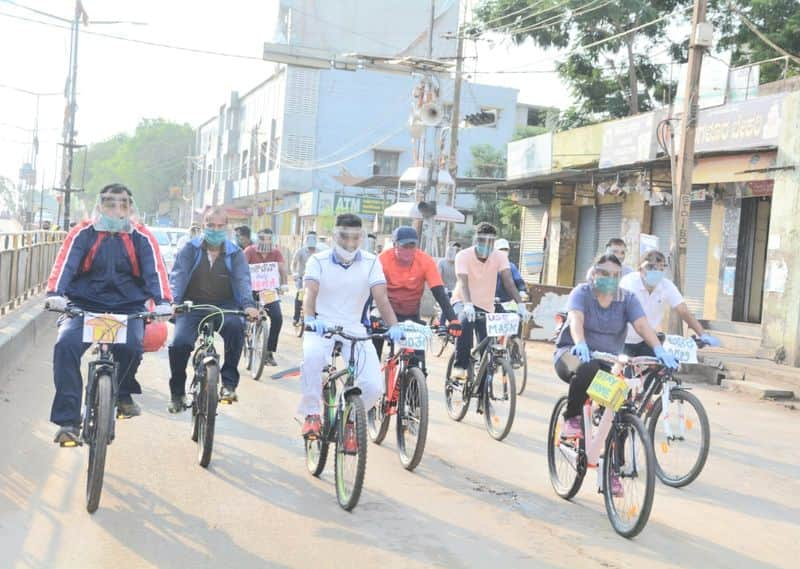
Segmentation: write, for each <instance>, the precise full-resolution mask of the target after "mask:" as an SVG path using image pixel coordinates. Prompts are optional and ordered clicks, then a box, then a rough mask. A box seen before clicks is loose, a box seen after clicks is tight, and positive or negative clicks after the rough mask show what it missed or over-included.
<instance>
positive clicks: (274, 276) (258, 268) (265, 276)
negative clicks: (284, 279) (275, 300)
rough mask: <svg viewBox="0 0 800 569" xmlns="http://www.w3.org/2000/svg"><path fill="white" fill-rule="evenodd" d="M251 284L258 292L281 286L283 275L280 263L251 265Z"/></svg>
mask: <svg viewBox="0 0 800 569" xmlns="http://www.w3.org/2000/svg"><path fill="white" fill-rule="evenodd" d="M250 286H251V288H252V289H253V290H254V291H256V292H260V291H262V290H267V289H276V288H278V287H280V286H281V275H280V272H278V263H256V264H254V265H250Z"/></svg>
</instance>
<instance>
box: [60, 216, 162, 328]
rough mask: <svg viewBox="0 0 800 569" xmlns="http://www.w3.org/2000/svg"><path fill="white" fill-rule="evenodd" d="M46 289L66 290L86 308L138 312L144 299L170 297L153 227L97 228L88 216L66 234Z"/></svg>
mask: <svg viewBox="0 0 800 569" xmlns="http://www.w3.org/2000/svg"><path fill="white" fill-rule="evenodd" d="M47 294H48V295H49V296H52V295H60V296H66V297H68V298H69V299H70V301H71V302H72V303H73V304H74V305H75V306H77V307H78V308H81V309H83V310H89V311H92V312H115V313H119V314H133V313H135V312H139V311H142V310H144V306H145V302H146V301H147V300H148V299H150V298H152V299H154V300H155V302H156V303H157V304H158V303H161V302H171V301H172V293H171V292H170V289H169V281H168V277H167V269H166V267H165V266H164V260H163V258H162V257H161V251H160V250H159V248H158V242H157V241H156V238H155V237H154V236H153V234H152V233H150V231H149V230H148V229H147V228H146V227H145V226H144V225H141V224H135V225H134V228H133V231H131V232H130V233H109V232H107V231H96V230H95V228H94V226H93V225H92V224H91V222H89V221H84V222H82V223H79V224H78V225H76V226H75V227H73V228H72V230H71V231H70V232H69V234H68V235H67V238H66V239H65V240H64V244H63V245H62V246H61V250H60V251H59V252H58V256H57V257H56V262H55V264H54V265H53V270H52V272H51V273H50V278H49V279H48V281H47Z"/></svg>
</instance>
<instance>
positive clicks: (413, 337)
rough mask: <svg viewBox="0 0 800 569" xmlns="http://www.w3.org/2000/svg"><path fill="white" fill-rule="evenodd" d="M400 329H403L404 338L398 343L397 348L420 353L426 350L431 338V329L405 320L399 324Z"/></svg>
mask: <svg viewBox="0 0 800 569" xmlns="http://www.w3.org/2000/svg"><path fill="white" fill-rule="evenodd" d="M400 327H401V328H402V329H403V333H404V334H405V338H404V339H403V340H400V342H398V344H397V345H398V347H400V348H410V349H412V350H418V351H422V352H424V351H425V350H427V348H428V344H429V343H430V341H431V336H432V334H431V329H430V328H429V327H428V326H424V325H422V324H417V323H416V322H411V321H410V320H406V321H405V322H401V323H400Z"/></svg>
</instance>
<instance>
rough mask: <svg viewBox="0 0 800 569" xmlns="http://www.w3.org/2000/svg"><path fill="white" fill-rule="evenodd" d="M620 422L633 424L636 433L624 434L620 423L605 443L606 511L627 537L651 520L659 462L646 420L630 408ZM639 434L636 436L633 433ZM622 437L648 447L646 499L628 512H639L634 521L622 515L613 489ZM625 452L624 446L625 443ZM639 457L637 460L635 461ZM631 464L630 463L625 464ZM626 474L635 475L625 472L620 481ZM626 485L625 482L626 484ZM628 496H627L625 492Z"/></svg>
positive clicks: (645, 451) (623, 413) (612, 430)
mask: <svg viewBox="0 0 800 569" xmlns="http://www.w3.org/2000/svg"><path fill="white" fill-rule="evenodd" d="M619 424H622V425H630V426H631V427H632V429H633V431H634V432H633V433H627V434H626V435H625V436H624V437H621V436H620V435H619V434H618V430H617V429H618V427H616V426H615V427H612V429H611V432H609V434H608V438H607V439H606V444H605V454H604V455H603V456H604V459H603V472H602V476H603V502H604V503H605V506H606V514H608V519H609V521H610V522H611V526H612V527H613V528H614V531H616V532H617V533H618V534H619V535H621V536H622V537H625V538H629V539H630V538H633V537H636V536H637V535H639V533H640V532H641V531H642V530H643V529H644V526H646V525H647V520H648V519H649V518H650V511H651V510H652V508H653V496H654V493H655V486H656V473H655V466H656V458H655V454H654V453H653V444H652V442H651V441H650V434H649V433H648V432H647V430H646V429H645V428H644V423H643V422H642V420H641V419H640V418H639V417H637V416H636V415H635V414H633V413H630V412H626V411H624V412H622V413H621V416H620V418H619ZM632 435H635V436H632ZM621 438H622V444H623V445H625V444H628V443H630V444H632V445H633V447H634V448H635V446H636V441H637V440H638V441H641V443H640V446H641V448H642V449H643V450H644V462H645V464H644V467H645V469H646V471H645V476H644V483H645V488H644V493H643V495H644V499H643V502H642V504H641V506H638V505H633V506H631V507H629V508H627V512H626V513H627V514H628V515H629V516H633V515H635V516H636V517H635V521H634V522H633V523H632V524H624V523H623V520H622V518H621V517H620V515H619V512H618V509H617V507H616V504H615V503H614V499H615V497H614V495H613V493H612V489H611V474H612V472H614V471H615V470H616V468H617V467H616V462H617V460H616V449H615V447H614V445H615V444H617V443H618V441H619V440H620V439H621ZM623 453H624V447H623ZM635 463H636V461H634V464H635ZM627 466H628V465H627V464H626V465H625V467H627ZM639 471H641V466H640V467H639ZM634 477H636V478H638V477H639V475H638V474H636V475H635V476H634ZM626 478H633V477H632V476H628V475H625V474H623V475H621V476H620V484H622V481H623V480H625V479H626ZM623 489H624V486H623ZM624 494H625V495H630V491H626V492H625V493H624ZM634 494H636V495H641V493H640V492H635V493H634ZM623 498H624V496H623Z"/></svg>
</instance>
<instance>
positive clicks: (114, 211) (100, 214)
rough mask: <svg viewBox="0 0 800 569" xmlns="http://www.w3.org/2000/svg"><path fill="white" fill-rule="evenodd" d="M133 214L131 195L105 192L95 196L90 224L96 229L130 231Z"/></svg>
mask: <svg viewBox="0 0 800 569" xmlns="http://www.w3.org/2000/svg"><path fill="white" fill-rule="evenodd" d="M135 216H136V211H135V209H134V206H133V198H131V196H129V195H128V194H127V193H122V192H120V193H111V192H106V193H105V194H100V195H99V196H97V203H96V204H95V207H94V210H93V211H92V225H94V228H95V229H96V230H97V231H108V232H110V233H130V232H131V231H133V224H134V220H135Z"/></svg>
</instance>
